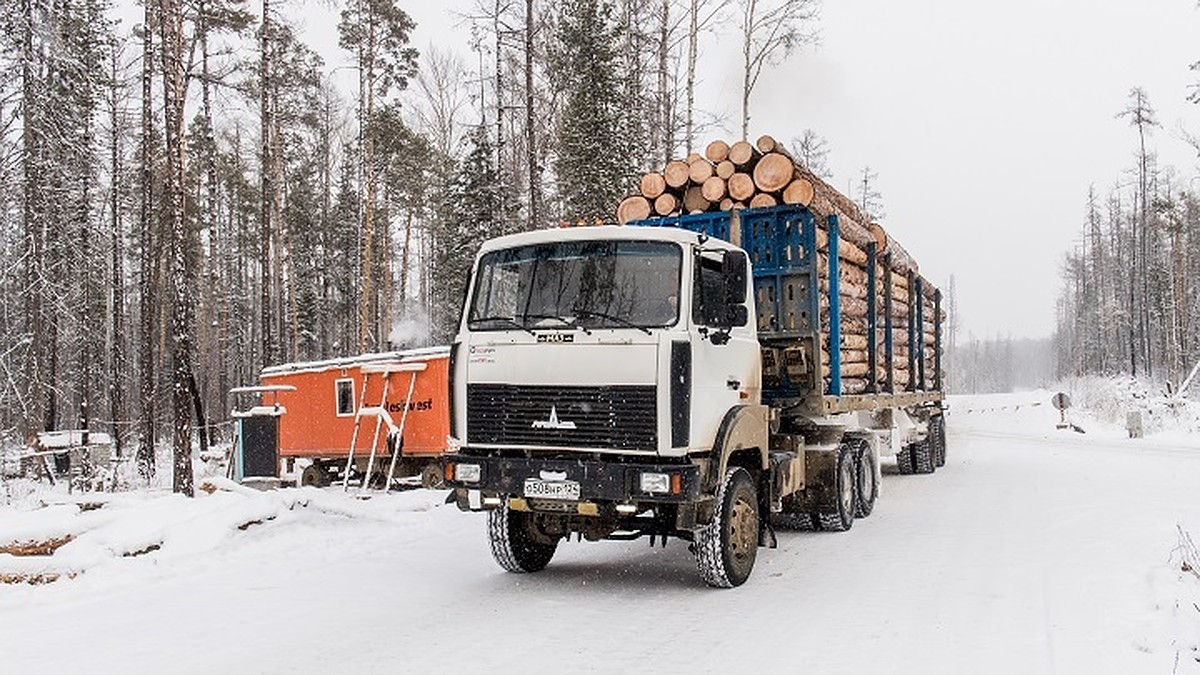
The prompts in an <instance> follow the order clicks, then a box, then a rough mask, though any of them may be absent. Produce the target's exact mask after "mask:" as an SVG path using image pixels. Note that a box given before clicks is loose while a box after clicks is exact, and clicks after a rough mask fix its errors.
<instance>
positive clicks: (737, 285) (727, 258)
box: [721, 251, 746, 325]
mask: <svg viewBox="0 0 1200 675" xmlns="http://www.w3.org/2000/svg"><path fill="white" fill-rule="evenodd" d="M721 277H722V278H723V280H724V282H725V304H727V305H740V304H742V303H744V302H746V254H744V253H742V252H741V251H726V252H725V255H724V256H722V257H721ZM744 309H745V308H743V310H744ZM736 325H745V324H744V323H743V324H736Z"/></svg>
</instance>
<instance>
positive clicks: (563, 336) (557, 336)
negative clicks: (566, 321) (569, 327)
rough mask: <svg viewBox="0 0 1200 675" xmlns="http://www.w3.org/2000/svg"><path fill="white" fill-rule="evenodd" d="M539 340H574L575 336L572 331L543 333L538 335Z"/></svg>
mask: <svg viewBox="0 0 1200 675" xmlns="http://www.w3.org/2000/svg"><path fill="white" fill-rule="evenodd" d="M537 341H538V342H574V341H575V336H574V335H573V334H571V333H542V334H540V335H538V336H537Z"/></svg>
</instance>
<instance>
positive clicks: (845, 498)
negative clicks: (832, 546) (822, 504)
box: [817, 443, 857, 532]
mask: <svg viewBox="0 0 1200 675" xmlns="http://www.w3.org/2000/svg"><path fill="white" fill-rule="evenodd" d="M854 454H855V453H854V449H853V446H852V445H851V444H850V443H842V445H841V447H840V448H838V456H837V466H836V468H835V469H834V481H835V482H834V489H835V490H836V493H837V503H836V504H835V505H834V509H833V510H832V511H822V512H821V513H818V514H817V519H818V520H819V521H820V522H821V529H822V530H825V531H827V532H845V531H846V530H849V529H850V527H851V526H853V525H854V511H855V509H856V508H857V499H856V498H855V492H856V490H855V489H854V488H855V477H856V473H857V472H856V470H855V465H856V464H857V463H856V462H855V461H854Z"/></svg>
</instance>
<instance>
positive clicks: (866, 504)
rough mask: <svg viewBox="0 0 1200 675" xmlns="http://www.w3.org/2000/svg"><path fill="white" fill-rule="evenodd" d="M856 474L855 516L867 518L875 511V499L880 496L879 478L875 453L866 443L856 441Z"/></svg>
mask: <svg viewBox="0 0 1200 675" xmlns="http://www.w3.org/2000/svg"><path fill="white" fill-rule="evenodd" d="M854 443H855V449H854V474H855V478H856V481H855V482H856V483H857V486H856V487H857V488H858V489H857V490H856V492H857V494H856V495H855V496H856V499H855V501H854V516H855V517H856V518H866V517H867V516H869V515H871V511H874V510H875V498H876V497H877V496H879V477H878V476H877V475H876V467H875V453H873V452H871V446H870V444H869V443H867V442H866V441H862V440H859V441H855V442H854Z"/></svg>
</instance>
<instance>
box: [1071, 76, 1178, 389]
mask: <svg viewBox="0 0 1200 675" xmlns="http://www.w3.org/2000/svg"><path fill="white" fill-rule="evenodd" d="M1198 66H1200V64H1197V65H1193V66H1192V69H1193V70H1196V69H1197V67H1198ZM1189 100H1190V101H1192V102H1193V103H1196V102H1200V92H1198V91H1197V90H1193V92H1192V95H1191V97H1190V98H1189ZM1117 116H1118V117H1119V118H1121V119H1124V120H1127V121H1128V123H1129V125H1130V128H1131V131H1132V134H1131V140H1132V141H1133V148H1134V162H1133V165H1132V166H1131V167H1130V168H1129V170H1128V171H1126V172H1125V173H1124V174H1123V175H1121V176H1119V177H1116V179H1115V180H1114V182H1113V184H1112V187H1111V188H1109V190H1108V191H1107V193H1105V194H1101V193H1098V192H1097V190H1096V189H1095V188H1094V187H1093V188H1092V189H1091V190H1090V191H1089V193H1088V194H1087V196H1086V201H1085V202H1084V207H1085V208H1084V218H1083V219H1082V220H1083V225H1082V227H1081V228H1080V231H1079V236H1078V239H1077V243H1076V246H1075V248H1074V250H1072V251H1070V252H1068V253H1067V254H1066V256H1065V258H1064V262H1063V268H1062V275H1063V287H1062V291H1061V293H1060V298H1059V305H1058V334H1057V336H1056V346H1057V354H1056V357H1057V361H1058V370H1059V374H1060V375H1063V376H1077V375H1102V376H1111V375H1118V374H1121V375H1129V376H1133V377H1135V378H1145V379H1147V380H1152V381H1156V382H1159V383H1161V384H1162V387H1163V388H1164V389H1165V390H1166V391H1167V392H1168V393H1174V391H1175V390H1177V389H1178V387H1180V385H1182V384H1183V383H1184V382H1185V381H1187V379H1188V376H1189V374H1193V373H1194V371H1195V369H1196V367H1197V366H1198V365H1200V363H1198V362H1200V248H1198V246H1197V244H1198V243H1200V196H1198V194H1200V193H1197V191H1196V181H1197V180H1198V179H1200V176H1196V175H1188V174H1187V172H1181V171H1180V170H1178V169H1176V168H1174V167H1171V166H1162V165H1160V163H1159V161H1158V156H1157V153H1156V152H1155V150H1154V142H1155V132H1156V131H1161V130H1162V125H1161V123H1160V122H1159V120H1158V116H1157V114H1156V113H1155V110H1154V107H1153V106H1152V105H1151V103H1150V100H1149V97H1148V96H1147V94H1146V92H1145V91H1144V90H1143V89H1141V88H1137V87H1135V88H1133V89H1132V90H1130V92H1129V96H1128V99H1127V105H1126V107H1125V108H1123V109H1122V110H1120V111H1118V112H1117ZM1182 136H1183V137H1184V140H1185V141H1187V142H1188V143H1189V144H1190V145H1191V146H1192V147H1193V148H1194V149H1195V150H1196V151H1197V154H1200V139H1197V138H1194V137H1190V136H1188V135H1187V134H1186V133H1182Z"/></svg>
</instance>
